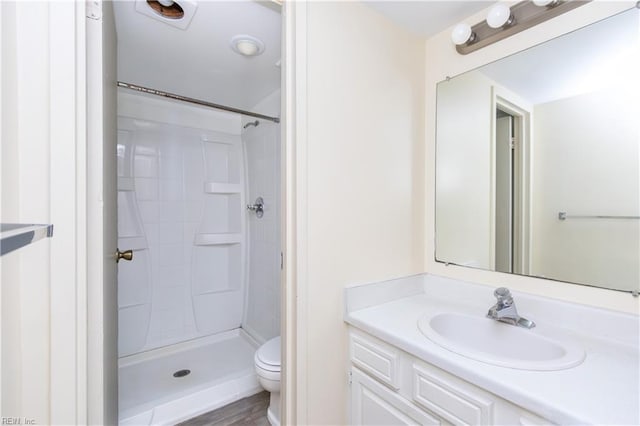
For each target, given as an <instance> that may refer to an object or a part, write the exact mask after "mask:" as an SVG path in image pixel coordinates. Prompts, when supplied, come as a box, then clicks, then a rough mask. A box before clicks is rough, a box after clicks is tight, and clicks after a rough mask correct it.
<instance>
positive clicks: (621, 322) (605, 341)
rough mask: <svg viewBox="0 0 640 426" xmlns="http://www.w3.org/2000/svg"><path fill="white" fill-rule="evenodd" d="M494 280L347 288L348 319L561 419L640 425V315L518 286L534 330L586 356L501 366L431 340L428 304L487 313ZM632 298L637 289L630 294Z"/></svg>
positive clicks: (421, 278) (424, 278)
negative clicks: (548, 364)
mask: <svg viewBox="0 0 640 426" xmlns="http://www.w3.org/2000/svg"><path fill="white" fill-rule="evenodd" d="M494 289H495V288H494V287H488V286H484V285H480V284H473V283H467V282H462V281H458V280H452V279H447V278H443V277H438V276H433V275H426V274H425V275H417V276H413V277H407V278H403V279H398V280H393V281H387V282H383V283H374V284H368V285H362V286H354V287H350V288H347V289H346V293H345V296H346V297H345V301H346V309H345V321H346V322H347V323H349V324H350V325H352V326H354V327H356V328H358V329H361V330H363V331H365V332H367V333H369V334H371V335H373V336H375V337H377V338H379V339H381V340H384V341H386V342H388V343H389V344H391V345H393V346H396V347H398V348H400V349H402V350H404V351H406V352H408V353H409V354H411V355H414V356H416V357H418V358H420V359H422V360H424V361H426V362H428V363H431V364H433V365H435V366H437V367H440V368H442V369H444V370H446V371H449V372H450V373H452V374H454V375H456V376H458V377H460V378H462V379H465V380H467V381H468V382H470V383H473V384H475V385H476V386H479V387H481V388H484V389H486V390H488V391H490V392H492V393H494V394H495V395H497V396H499V397H501V398H504V399H506V400H508V401H511V402H512V403H514V404H517V405H519V406H521V407H523V408H526V409H528V410H530V411H532V412H534V413H537V414H538V415H540V416H542V417H545V418H547V419H548V420H550V421H553V422H554V423H558V424H596V425H607V424H608V425H622V424H633V425H639V424H640V351H639V343H638V339H639V336H640V327H639V323H640V318H639V317H637V316H634V315H629V314H623V313H618V312H613V311H608V310H604V309H597V308H591V307H587V306H583V305H577V304H572V303H567V302H561V301H557V300H553V299H545V298H541V297H537V296H532V295H527V294H524V293H517V292H513V295H514V299H515V301H516V305H517V307H518V311H519V313H520V315H522V316H523V317H526V318H528V319H531V320H533V321H535V322H536V324H537V326H536V328H534V329H532V330H531V332H534V333H540V334H546V335H547V336H548V335H554V337H555V338H556V340H560V339H562V340H563V341H566V342H570V343H572V344H575V345H578V346H581V347H582V348H583V349H584V350H585V352H586V358H585V360H584V362H583V363H582V364H580V365H578V366H576V367H573V368H570V369H566V370H558V371H527V370H518V369H512V368H505V367H498V366H494V365H490V364H486V363H483V362H479V361H476V360H473V359H470V358H467V357H464V356H461V355H458V354H456V353H453V352H451V351H449V350H447V349H444V348H443V347H441V346H439V345H437V344H435V343H433V342H432V341H430V340H429V339H427V338H426V337H425V336H424V335H423V334H422V333H421V332H420V330H419V329H418V325H417V323H418V320H419V319H420V318H421V317H422V316H424V315H425V314H426V313H428V312H430V311H439V312H441V311H443V309H444V310H447V309H451V310H453V311H458V312H465V313H471V314H474V315H475V314H477V315H481V316H484V315H485V314H486V312H487V310H488V308H489V307H491V306H492V305H493V304H494V303H495V299H494V297H493V290H494ZM629 297H631V296H629Z"/></svg>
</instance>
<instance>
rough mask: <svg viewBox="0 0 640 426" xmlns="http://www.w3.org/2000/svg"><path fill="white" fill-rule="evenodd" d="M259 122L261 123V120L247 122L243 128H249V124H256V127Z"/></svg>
mask: <svg viewBox="0 0 640 426" xmlns="http://www.w3.org/2000/svg"><path fill="white" fill-rule="evenodd" d="M258 124H260V122H259V121H258V120H256V121H251V122H249V123H247V124H245V125H244V126H243V127H242V128H243V129H246V128H247V127H249V126H255V127H258Z"/></svg>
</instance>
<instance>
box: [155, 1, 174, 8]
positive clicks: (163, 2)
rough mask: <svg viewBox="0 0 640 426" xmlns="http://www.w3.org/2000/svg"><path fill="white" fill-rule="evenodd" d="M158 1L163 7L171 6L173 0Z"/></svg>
mask: <svg viewBox="0 0 640 426" xmlns="http://www.w3.org/2000/svg"><path fill="white" fill-rule="evenodd" d="M158 3H160V4H161V5H163V6H164V7H171V6H173V0H158Z"/></svg>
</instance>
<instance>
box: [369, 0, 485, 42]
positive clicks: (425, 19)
mask: <svg viewBox="0 0 640 426" xmlns="http://www.w3.org/2000/svg"><path fill="white" fill-rule="evenodd" d="M364 3H365V4H366V5H368V6H369V7H371V8H373V9H375V10H377V11H378V12H380V13H382V14H383V15H385V16H386V17H387V18H389V19H391V20H392V21H394V22H395V23H396V24H398V25H400V26H401V27H403V28H405V29H407V30H408V31H409V32H411V33H413V34H416V35H419V36H422V37H424V38H425V39H426V38H429V37H431V36H432V35H434V34H437V33H439V32H440V31H443V30H445V29H446V28H448V27H450V26H452V25H454V24H456V23H458V22H461V21H463V20H464V19H465V18H468V17H469V16H471V15H473V14H475V13H476V12H479V11H481V10H483V9H485V8H487V7H489V6H490V5H492V4H493V3H495V1H479V0H476V1H473V0H472V1H458V0H449V1H443V0H440V1H434V0H422V1H417V0H414V1H379V0H364Z"/></svg>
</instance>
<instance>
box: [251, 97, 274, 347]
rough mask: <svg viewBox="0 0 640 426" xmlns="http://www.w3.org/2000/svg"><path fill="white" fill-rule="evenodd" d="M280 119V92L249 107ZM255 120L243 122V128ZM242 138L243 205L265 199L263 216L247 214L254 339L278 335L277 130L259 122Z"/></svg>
mask: <svg viewBox="0 0 640 426" xmlns="http://www.w3.org/2000/svg"><path fill="white" fill-rule="evenodd" d="M252 110H253V111H256V112H260V113H262V114H266V115H269V116H273V117H279V116H280V91H279V90H278V91H276V92H274V93H272V94H271V95H269V96H267V97H266V98H265V99H264V100H263V101H261V102H260V103H259V104H258V105H256V106H255V107H254V108H252ZM253 121H255V119H252V118H244V119H243V125H244V124H246V123H249V122H253ZM259 122H260V124H259V125H258V126H255V127H254V126H249V127H247V128H246V129H245V130H244V131H243V133H242V142H243V144H244V148H245V155H246V162H247V181H248V191H247V201H248V202H253V201H254V200H255V199H256V197H259V196H260V197H262V198H263V199H264V204H265V211H264V216H263V217H262V218H260V219H258V218H257V217H256V216H255V215H254V214H250V215H249V220H248V225H249V232H248V236H247V237H248V247H249V271H248V277H247V286H248V287H247V299H246V310H245V316H244V321H243V327H244V328H245V330H247V331H248V332H249V333H250V334H252V335H253V336H254V337H255V338H256V339H258V340H260V341H264V340H268V339H270V338H272V337H275V336H278V335H279V334H280V251H281V248H280V125H279V124H276V123H273V122H271V121H267V120H259Z"/></svg>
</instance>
